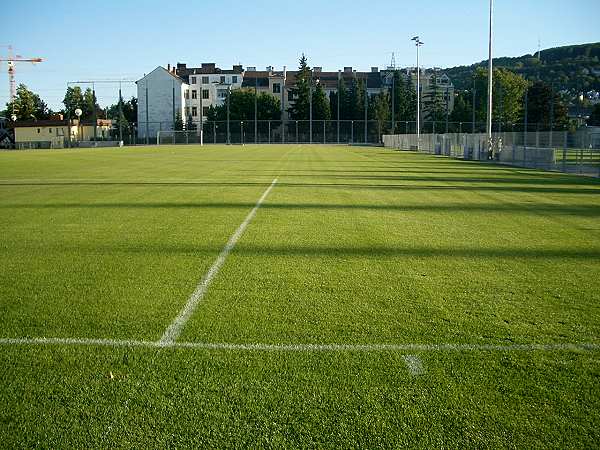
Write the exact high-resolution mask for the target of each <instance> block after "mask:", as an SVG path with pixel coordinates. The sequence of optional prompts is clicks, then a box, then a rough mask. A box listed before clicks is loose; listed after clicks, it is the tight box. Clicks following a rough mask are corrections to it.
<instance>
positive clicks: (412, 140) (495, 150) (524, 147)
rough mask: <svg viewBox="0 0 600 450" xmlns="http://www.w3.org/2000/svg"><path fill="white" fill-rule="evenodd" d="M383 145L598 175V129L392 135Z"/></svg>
mask: <svg viewBox="0 0 600 450" xmlns="http://www.w3.org/2000/svg"><path fill="white" fill-rule="evenodd" d="M383 142H384V145H385V146H386V147H389V148H396V149H399V150H413V151H421V152H425V153H431V154H435V155H443V156H451V157H455V158H461V159H467V160H479V161H482V160H489V159H493V160H496V161H498V162H500V163H502V164H508V165H513V166H519V167H529V168H536V169H543V170H553V171H560V172H565V173H576V174H581V175H589V176H595V177H600V130H599V132H594V130H593V129H590V130H587V129H582V130H580V131H578V132H575V133H571V132H568V131H545V132H541V131H538V132H527V133H526V132H516V131H512V132H502V133H493V134H492V142H491V145H489V144H488V142H487V136H486V134H484V133H475V134H469V133H448V134H433V133H429V134H421V135H420V136H417V135H416V134H396V135H385V136H383Z"/></svg>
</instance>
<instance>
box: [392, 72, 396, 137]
mask: <svg viewBox="0 0 600 450" xmlns="http://www.w3.org/2000/svg"><path fill="white" fill-rule="evenodd" d="M395 84H396V69H395V68H394V71H393V72H392V134H395V132H396V86H395Z"/></svg>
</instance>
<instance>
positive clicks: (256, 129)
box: [254, 72, 258, 144]
mask: <svg viewBox="0 0 600 450" xmlns="http://www.w3.org/2000/svg"><path fill="white" fill-rule="evenodd" d="M255 75H256V76H255V77H254V143H255V144H258V72H255Z"/></svg>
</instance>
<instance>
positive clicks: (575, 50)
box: [445, 42, 600, 97]
mask: <svg viewBox="0 0 600 450" xmlns="http://www.w3.org/2000/svg"><path fill="white" fill-rule="evenodd" d="M494 66H495V67H498V68H499V67H503V68H506V69H508V70H511V71H513V72H515V73H517V74H519V75H522V76H523V77H525V78H526V79H528V80H531V81H533V80H537V79H538V78H539V79H541V80H542V81H545V82H546V83H548V84H553V85H554V88H555V89H556V91H566V92H567V93H568V94H570V95H569V96H572V97H575V96H576V95H577V94H578V93H585V92H589V91H600V42H596V43H591V44H582V45H568V46H564V47H555V48H549V49H546V50H542V51H541V52H540V54H539V57H538V52H535V53H534V54H532V55H524V56H519V57H514V58H508V57H503V58H494ZM478 67H483V68H486V67H487V60H486V61H481V62H479V63H476V64H472V65H470V66H458V67H451V68H448V69H446V70H445V72H446V73H447V74H448V76H449V77H450V78H451V80H452V82H453V84H454V86H455V87H456V88H457V89H459V90H462V89H469V88H470V86H471V83H472V82H473V78H472V76H473V73H474V72H475V70H476V69H477V68H478Z"/></svg>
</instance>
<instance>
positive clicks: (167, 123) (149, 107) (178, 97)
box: [136, 67, 189, 139]
mask: <svg viewBox="0 0 600 450" xmlns="http://www.w3.org/2000/svg"><path fill="white" fill-rule="evenodd" d="M136 84H137V98H138V117H137V119H138V137H139V138H145V137H146V136H148V137H149V138H150V139H153V138H156V134H157V133H158V132H159V131H161V130H172V129H173V126H174V121H173V118H174V117H177V116H178V115H179V117H181V118H182V120H183V121H185V98H184V97H185V92H186V91H187V90H188V89H189V86H188V85H187V84H186V83H185V82H184V81H183V80H182V79H181V78H179V77H178V76H176V75H174V74H172V73H170V72H169V71H168V70H167V69H165V68H164V67H157V68H156V69H154V70H153V71H152V72H150V73H149V74H148V75H146V76H144V77H143V78H141V79H140V80H138V81H136ZM146 89H147V91H146ZM146 92H147V93H148V96H147V97H148V102H147V103H146ZM146 112H147V114H146Z"/></svg>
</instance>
